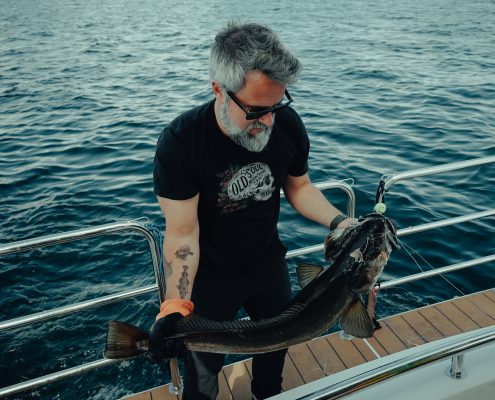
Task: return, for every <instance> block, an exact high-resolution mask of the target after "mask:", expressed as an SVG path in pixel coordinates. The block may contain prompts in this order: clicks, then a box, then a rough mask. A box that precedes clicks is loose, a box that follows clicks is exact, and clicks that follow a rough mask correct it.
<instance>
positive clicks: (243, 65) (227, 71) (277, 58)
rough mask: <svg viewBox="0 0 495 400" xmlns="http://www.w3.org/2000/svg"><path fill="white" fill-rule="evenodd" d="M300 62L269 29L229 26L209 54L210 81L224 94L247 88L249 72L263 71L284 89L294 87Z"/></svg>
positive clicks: (233, 23) (219, 36) (219, 34)
mask: <svg viewBox="0 0 495 400" xmlns="http://www.w3.org/2000/svg"><path fill="white" fill-rule="evenodd" d="M301 69H302V64H301V62H300V61H299V60H298V59H297V58H296V57H295V56H294V55H293V54H292V53H290V52H289V51H288V50H287V49H286V48H285V47H284V45H283V44H282V42H281V41H280V40H279V38H278V37H277V35H276V34H275V33H274V32H273V31H272V30H271V29H269V28H267V27H265V26H262V25H258V24H253V23H247V24H239V23H235V22H230V23H229V24H228V25H227V27H226V28H225V29H223V30H222V31H220V32H219V33H218V34H217V36H216V37H215V42H214V43H213V46H212V47H211V50H210V65H209V72H210V79H211V80H212V81H217V82H218V83H219V84H220V86H222V88H223V89H225V90H230V91H232V92H237V91H238V90H241V89H242V88H243V87H244V81H245V79H246V75H247V74H248V73H249V72H250V71H260V72H262V73H263V74H265V75H266V76H267V77H268V78H270V79H271V80H272V81H275V82H278V83H281V84H283V85H287V84H291V83H295V82H296V81H297V76H298V74H299V72H300V71H301Z"/></svg>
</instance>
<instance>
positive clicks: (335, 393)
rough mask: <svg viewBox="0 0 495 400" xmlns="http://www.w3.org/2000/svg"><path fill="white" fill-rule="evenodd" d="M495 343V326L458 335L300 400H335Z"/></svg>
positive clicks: (298, 398)
mask: <svg viewBox="0 0 495 400" xmlns="http://www.w3.org/2000/svg"><path fill="white" fill-rule="evenodd" d="M493 341H495V326H491V327H488V328H484V329H480V330H477V331H473V332H469V333H466V334H463V335H458V336H457V337H456V338H452V339H450V340H447V341H443V342H442V343H440V344H438V345H436V346H432V347H430V348H429V349H427V350H422V351H418V352H414V353H413V354H410V355H407V356H405V357H402V358H399V359H396V360H394V361H391V362H389V363H386V364H384V365H382V366H380V367H377V368H374V369H371V370H368V371H365V372H362V373H359V374H357V375H355V376H353V377H351V378H348V379H345V380H343V381H341V382H338V383H336V384H334V385H331V386H327V387H324V388H320V389H317V390H315V391H313V392H311V393H308V394H306V395H302V396H299V397H297V400H335V399H340V398H342V397H345V396H348V395H350V394H352V393H355V392H357V391H359V390H362V389H365V388H367V387H370V386H372V385H374V384H376V383H379V382H382V381H385V380H387V379H389V378H392V377H395V376H398V375H400V374H402V373H404V372H408V371H412V370H414V369H416V368H420V367H423V366H426V365H428V364H431V363H434V362H436V361H440V360H443V359H446V358H449V357H452V356H456V355H458V354H460V353H463V352H465V351H467V350H470V349H474V348H476V347H479V346H481V345H484V344H488V343H491V342H493Z"/></svg>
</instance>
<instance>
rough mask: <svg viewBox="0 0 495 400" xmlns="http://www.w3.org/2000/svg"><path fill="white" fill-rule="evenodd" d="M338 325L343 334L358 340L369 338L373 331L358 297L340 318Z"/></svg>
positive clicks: (371, 322)
mask: <svg viewBox="0 0 495 400" xmlns="http://www.w3.org/2000/svg"><path fill="white" fill-rule="evenodd" d="M339 324H340V327H341V328H342V329H343V330H344V332H345V333H347V334H349V335H352V336H355V337H358V338H370V337H372V336H373V332H374V330H375V329H374V324H373V321H372V320H371V317H370V316H369V314H368V311H367V310H366V307H365V305H364V303H363V301H362V300H361V298H360V297H359V296H356V298H355V300H354V302H353V303H352V304H351V305H350V306H349V308H348V309H347V310H346V312H345V313H344V315H343V316H342V317H341V318H340V321H339Z"/></svg>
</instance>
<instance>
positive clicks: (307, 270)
mask: <svg viewBox="0 0 495 400" xmlns="http://www.w3.org/2000/svg"><path fill="white" fill-rule="evenodd" d="M323 270H324V268H323V267H322V266H320V265H317V264H309V263H302V264H298V265H297V267H296V274H297V279H298V280H299V286H301V289H302V288H303V287H305V286H306V285H307V284H308V283H309V282H311V281H312V280H313V279H315V278H316V277H317V276H318V275H320V273H321V271H323Z"/></svg>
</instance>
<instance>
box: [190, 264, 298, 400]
mask: <svg viewBox="0 0 495 400" xmlns="http://www.w3.org/2000/svg"><path fill="white" fill-rule="evenodd" d="M264 264H265V265H263V266H261V267H260V266H259V265H258V266H257V268H256V271H255V272H251V273H245V274H239V275H225V274H223V273H219V272H215V271H211V270H209V269H207V268H201V266H200V268H199V269H198V273H197V275H196V279H195V281H194V288H193V292H192V297H191V300H192V301H193V303H194V305H195V309H194V312H195V313H197V314H199V315H201V316H205V317H208V318H211V319H214V320H217V321H228V320H233V319H234V318H235V317H236V315H237V313H238V311H239V310H240V309H241V308H244V309H245V311H246V312H247V314H248V315H249V316H250V318H251V319H252V320H257V319H261V318H267V317H272V316H275V315H277V314H279V313H280V312H282V311H283V310H284V309H285V307H286V305H287V303H288V302H289V300H290V299H291V287H290V280H289V273H288V270H287V265H286V263H285V255H282V256H278V257H277V258H276V259H272V261H271V262H268V261H267V262H266V263H264ZM286 353H287V350H286V349H284V350H279V351H274V352H270V353H264V354H255V355H254V357H253V364H252V376H253V380H252V382H251V390H252V393H253V394H254V395H255V396H256V398H257V399H258V400H261V399H265V398H267V397H270V396H274V395H275V394H278V393H280V391H281V385H282V369H283V366H284V359H285V355H286ZM223 363H224V355H223V354H214V353H203V352H189V353H188V355H187V356H186V359H185V373H184V393H183V400H202V399H208V400H215V399H216V397H217V394H218V373H219V372H220V370H221V369H222V366H223Z"/></svg>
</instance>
